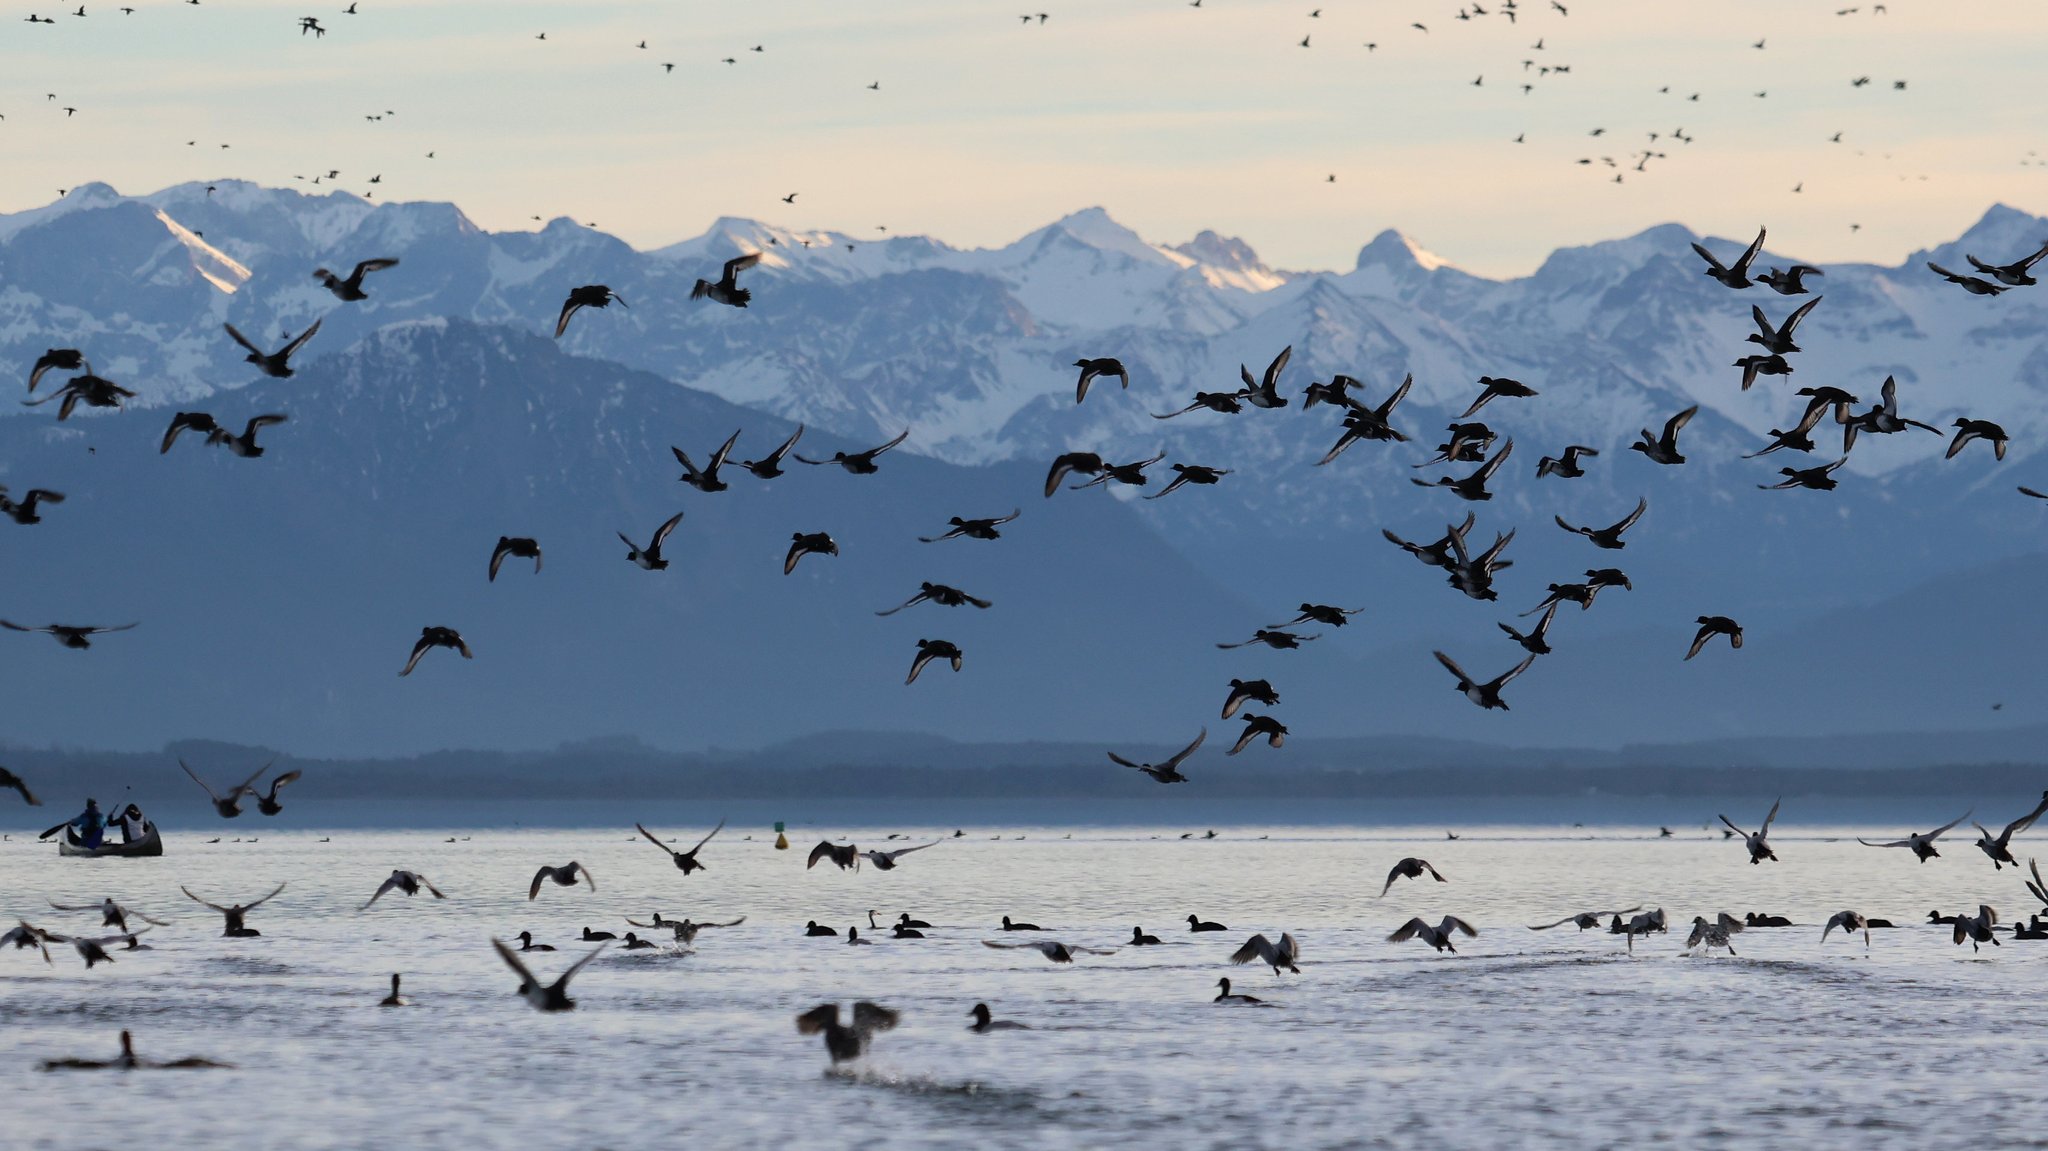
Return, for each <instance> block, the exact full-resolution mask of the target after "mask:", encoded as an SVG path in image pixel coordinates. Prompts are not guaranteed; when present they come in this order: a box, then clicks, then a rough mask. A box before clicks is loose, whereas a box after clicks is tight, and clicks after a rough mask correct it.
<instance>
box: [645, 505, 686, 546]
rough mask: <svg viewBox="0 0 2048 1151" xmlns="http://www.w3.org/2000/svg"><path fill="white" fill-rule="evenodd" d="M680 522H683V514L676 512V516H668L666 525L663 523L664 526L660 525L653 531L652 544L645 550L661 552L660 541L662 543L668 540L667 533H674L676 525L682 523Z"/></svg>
mask: <svg viewBox="0 0 2048 1151" xmlns="http://www.w3.org/2000/svg"><path fill="white" fill-rule="evenodd" d="M682 522H683V513H681V512H677V513H676V514H674V515H672V516H670V517H669V518H668V521H667V522H666V523H664V524H662V525H661V526H660V527H658V528H656V529H654V542H653V543H651V544H649V545H648V548H647V550H649V551H660V550H661V545H662V541H664V540H666V539H668V537H669V533H670V532H673V531H675V530H676V525H677V524H679V523H682Z"/></svg>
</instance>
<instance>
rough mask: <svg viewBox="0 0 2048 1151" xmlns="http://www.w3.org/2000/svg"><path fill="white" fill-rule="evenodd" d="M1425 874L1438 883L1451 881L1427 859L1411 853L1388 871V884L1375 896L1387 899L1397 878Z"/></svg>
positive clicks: (1414, 877)
mask: <svg viewBox="0 0 2048 1151" xmlns="http://www.w3.org/2000/svg"><path fill="white" fill-rule="evenodd" d="M1424 875H1428V876H1429V877H1430V878H1431V879H1434V880H1436V881H1437V882H1438V883H1449V882H1450V880H1448V879H1445V878H1444V877H1443V876H1442V875H1440V874H1438V872H1437V869H1436V868H1434V867H1431V866H1430V865H1429V861H1428V860H1427V859H1417V858H1415V857H1414V856H1412V855H1411V856H1409V857H1408V858H1406V859H1403V860H1402V861H1400V862H1399V863H1396V864H1395V865H1394V869H1393V870H1392V871H1389V872H1387V882H1386V886H1384V887H1381V888H1380V893H1379V895H1377V896H1375V898H1378V899H1385V898H1386V896H1387V892H1389V891H1391V890H1393V887H1394V881H1395V880H1397V879H1420V878H1422V877H1423V876H1424Z"/></svg>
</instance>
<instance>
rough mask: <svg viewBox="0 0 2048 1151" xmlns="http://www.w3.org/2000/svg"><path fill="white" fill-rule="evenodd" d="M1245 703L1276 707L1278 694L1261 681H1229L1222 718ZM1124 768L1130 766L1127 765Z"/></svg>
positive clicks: (1269, 685)
mask: <svg viewBox="0 0 2048 1151" xmlns="http://www.w3.org/2000/svg"><path fill="white" fill-rule="evenodd" d="M1247 703H1262V704H1265V705H1266V706H1267V707H1278V706H1280V693H1279V692H1277V691H1274V690H1273V685H1272V684H1270V683H1268V682H1266V681H1265V680H1263V679H1233V680H1231V681H1230V694H1229V695H1228V696H1225V697H1224V699H1223V718H1224V719H1229V718H1230V717H1231V716H1233V715H1236V714H1237V709H1238V708H1241V707H1243V706H1244V705H1245V704H1247ZM1203 734H1205V735H1206V734H1207V729H1206V728H1205V729H1204V730H1203ZM1126 766H1130V765H1128V764H1127V765H1126Z"/></svg>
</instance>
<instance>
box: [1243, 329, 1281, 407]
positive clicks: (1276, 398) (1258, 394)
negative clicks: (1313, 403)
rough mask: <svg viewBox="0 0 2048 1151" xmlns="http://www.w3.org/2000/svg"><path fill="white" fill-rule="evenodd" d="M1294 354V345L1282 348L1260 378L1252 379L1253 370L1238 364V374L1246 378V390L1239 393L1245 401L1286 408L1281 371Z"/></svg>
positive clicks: (1252, 403) (1261, 405) (1254, 405)
mask: <svg viewBox="0 0 2048 1151" xmlns="http://www.w3.org/2000/svg"><path fill="white" fill-rule="evenodd" d="M1293 355H1294V345H1292V344H1289V345H1288V346H1286V347H1284V348H1282V349H1280V354H1279V355H1277V356H1274V357H1273V362H1272V363H1270V364H1268V365H1266V371H1265V374H1264V375H1263V376H1261V377H1260V378H1259V379H1258V380H1256V381H1254V380H1253V379H1252V371H1251V369H1250V368H1247V367H1245V366H1244V365H1243V364H1239V365H1238V366H1237V374H1238V376H1239V377H1240V378H1241V379H1243V380H1244V391H1242V392H1239V393H1238V394H1239V395H1241V396H1243V397H1244V402H1245V403H1248V404H1250V405H1251V406H1253V407H1255V408H1284V407H1286V406H1287V397H1286V396H1283V395H1281V394H1280V373H1281V371H1282V370H1283V369H1285V368H1286V367H1287V361H1288V360H1289V359H1290V358H1291V357H1293Z"/></svg>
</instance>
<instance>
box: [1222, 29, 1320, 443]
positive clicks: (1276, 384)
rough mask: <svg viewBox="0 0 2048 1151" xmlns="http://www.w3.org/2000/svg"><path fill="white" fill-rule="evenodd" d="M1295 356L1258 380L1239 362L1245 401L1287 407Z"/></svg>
mask: <svg viewBox="0 0 2048 1151" xmlns="http://www.w3.org/2000/svg"><path fill="white" fill-rule="evenodd" d="M1302 46H1303V47H1307V46H1308V41H1306V40H1304V41H1302ZM1293 356H1294V345H1292V344H1289V345H1288V346H1286V347H1284V348H1282V349H1280V354H1279V355H1277V356H1274V357H1273V362H1272V363H1270V364H1268V365H1266V371H1265V374H1264V375H1263V376H1261V377H1260V378H1259V379H1257V380H1253V379H1252V371H1251V369H1250V368H1247V367H1245V366H1244V365H1243V364H1239V365H1238V366H1237V374H1238V375H1239V376H1240V377H1241V378H1242V379H1243V380H1244V391H1242V392H1240V393H1239V394H1240V395H1241V396H1243V397H1244V402H1245V403H1248V404H1250V405H1251V406H1253V407H1255V408H1284V407H1286V406H1287V397H1286V396H1283V395H1281V394H1280V373H1281V372H1282V371H1284V370H1285V369H1286V367H1287V361H1288V360H1289V359H1291V358H1292V357H1293Z"/></svg>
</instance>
